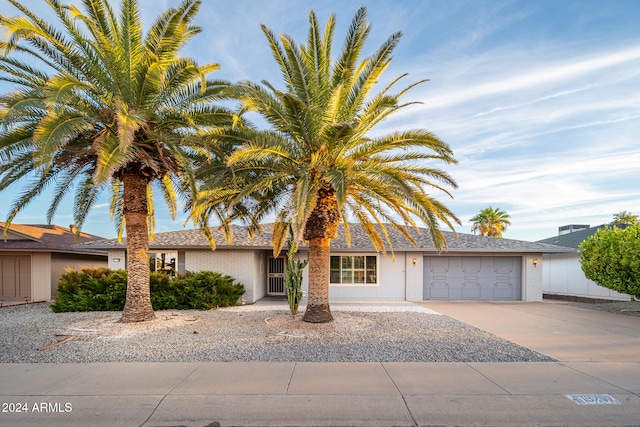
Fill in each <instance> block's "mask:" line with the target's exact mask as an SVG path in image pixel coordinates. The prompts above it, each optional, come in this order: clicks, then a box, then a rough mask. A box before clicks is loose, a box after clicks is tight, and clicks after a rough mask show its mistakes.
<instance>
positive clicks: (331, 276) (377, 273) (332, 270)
mask: <svg viewBox="0 0 640 427" xmlns="http://www.w3.org/2000/svg"><path fill="white" fill-rule="evenodd" d="M334 257H338V258H339V259H340V261H339V265H340V269H339V270H338V269H336V268H335V267H334V264H333V258H334ZM347 257H349V258H351V263H349V262H347V263H343V258H347ZM354 257H364V267H363V268H358V267H355V266H354V264H355V263H354V262H353V261H354ZM371 258H373V259H374V260H375V270H374V269H371V268H369V269H367V266H368V265H367V260H368V259H371ZM345 264H346V265H345ZM349 264H350V265H351V267H349ZM332 267H334V268H332ZM345 267H346V268H345ZM379 267H380V261H379V259H378V255H376V254H371V253H352V254H350V253H342V254H340V253H337V254H331V261H330V263H329V286H358V287H363V286H378V278H379V277H380V271H379ZM371 270H373V271H375V281H372V282H368V283H367V271H371ZM349 271H351V272H352V273H355V272H363V273H364V282H362V283H357V282H353V281H352V282H346V283H345V282H344V281H343V280H344V277H345V274H346V273H347V272H349ZM336 274H337V275H339V276H336ZM336 277H339V278H340V282H335V281H334V280H336ZM351 277H352V278H354V277H355V274H352V275H351Z"/></svg>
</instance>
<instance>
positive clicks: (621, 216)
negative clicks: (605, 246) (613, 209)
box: [609, 211, 638, 226]
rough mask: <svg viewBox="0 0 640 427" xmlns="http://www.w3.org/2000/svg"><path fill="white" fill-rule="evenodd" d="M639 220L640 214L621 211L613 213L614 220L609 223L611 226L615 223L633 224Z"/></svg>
mask: <svg viewBox="0 0 640 427" xmlns="http://www.w3.org/2000/svg"><path fill="white" fill-rule="evenodd" d="M637 222H638V215H633V214H632V213H631V212H627V211H620V212H619V213H617V214H614V215H613V221H611V222H610V223H609V225H611V226H615V225H633V224H636V223H637Z"/></svg>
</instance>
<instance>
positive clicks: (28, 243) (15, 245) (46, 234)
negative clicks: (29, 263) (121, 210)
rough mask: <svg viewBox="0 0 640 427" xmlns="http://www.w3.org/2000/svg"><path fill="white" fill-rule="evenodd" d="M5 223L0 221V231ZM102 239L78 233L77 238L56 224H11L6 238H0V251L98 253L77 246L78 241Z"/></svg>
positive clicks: (101, 252)
mask: <svg viewBox="0 0 640 427" xmlns="http://www.w3.org/2000/svg"><path fill="white" fill-rule="evenodd" d="M4 229H5V223H4V222H0V232H2V233H4ZM96 240H103V238H102V237H99V236H94V235H91V234H87V233H80V236H79V239H78V240H76V235H75V234H74V233H72V232H71V231H70V230H69V229H68V228H64V227H60V226H58V225H34V224H11V226H10V227H9V236H8V240H6V241H5V240H4V239H3V238H0V251H35V252H70V253H93V254H96V253H99V254H101V255H104V252H103V251H100V252H96V249H97V248H92V247H89V246H84V245H81V246H78V247H77V248H76V245H78V243H88V242H91V241H96Z"/></svg>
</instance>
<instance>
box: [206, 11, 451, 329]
mask: <svg viewBox="0 0 640 427" xmlns="http://www.w3.org/2000/svg"><path fill="white" fill-rule="evenodd" d="M309 21H310V27H309V33H308V38H307V45H299V44H297V43H296V42H295V41H294V40H293V39H292V38H291V37H289V36H287V35H283V36H281V37H280V39H279V40H278V39H277V38H276V37H275V36H274V34H273V33H272V32H271V30H270V29H269V28H267V27H266V26H264V25H263V26H262V30H263V32H264V34H265V35H266V37H267V40H268V42H269V45H270V47H271V51H272V53H273V56H274V58H275V60H276V62H277V63H278V66H279V68H280V71H281V72H282V75H283V77H284V84H285V89H284V90H279V89H277V88H276V87H274V86H273V85H271V84H270V83H269V82H266V81H264V82H263V83H262V84H256V83H252V82H242V83H240V84H239V86H238V90H239V92H240V94H241V100H242V103H243V106H244V108H245V109H246V110H252V111H256V112H258V113H259V114H260V115H261V116H262V117H264V118H265V119H266V120H267V121H268V123H269V124H270V125H271V126H272V130H268V131H256V130H251V129H236V130H234V131H233V132H226V133H225V135H221V137H222V136H224V137H226V138H227V139H229V140H232V141H236V142H238V143H242V144H243V145H242V146H241V147H240V148H239V149H238V150H236V151H235V152H233V153H232V154H231V156H230V157H229V160H228V162H227V165H228V166H229V167H230V168H231V169H229V170H233V171H234V172H233V173H234V174H235V176H237V177H239V178H238V179H239V181H238V182H236V186H235V187H231V186H225V187H221V186H220V182H219V181H217V182H216V180H217V179H218V178H215V179H214V181H209V184H208V187H205V190H204V191H203V193H202V194H201V197H200V199H199V200H198V201H197V202H198V204H199V207H198V208H196V209H194V212H196V214H195V216H196V217H197V218H198V219H199V221H200V223H201V225H203V226H206V221H207V219H208V216H209V215H210V214H212V213H215V214H216V215H218V216H219V217H220V216H221V214H223V213H221V211H220V209H219V207H220V206H221V203H222V202H225V201H226V202H227V203H226V204H225V205H224V206H225V207H227V208H236V207H237V206H238V205H237V204H238V203H239V202H246V203H244V204H243V205H242V208H243V210H244V211H243V214H247V213H250V214H251V218H250V222H251V224H252V225H253V226H255V225H256V222H257V221H258V220H260V219H262V218H264V216H265V215H267V214H269V213H277V216H276V222H275V224H274V231H273V233H274V237H273V243H274V249H275V252H276V254H277V253H279V252H280V250H281V249H282V247H283V245H284V243H285V242H286V239H287V232H288V229H289V224H292V225H293V228H294V230H295V231H296V236H297V237H298V236H300V235H302V237H303V238H304V239H305V240H307V241H308V243H309V270H308V274H309V292H308V304H307V309H306V312H305V314H304V317H303V320H305V321H308V322H317V323H322V322H329V321H331V320H332V316H331V311H330V307H329V288H328V286H329V262H330V243H331V240H332V239H333V238H334V237H335V236H336V232H337V228H338V225H339V224H340V222H341V221H342V220H344V219H352V218H353V219H355V220H357V221H358V222H359V223H360V224H361V225H362V226H363V228H364V230H366V232H367V234H368V236H369V237H370V239H371V241H372V242H373V244H374V246H375V248H376V250H379V251H383V252H384V251H385V241H386V243H387V244H388V245H389V247H390V248H391V249H392V247H391V242H390V241H389V238H388V235H387V227H393V228H395V229H397V230H399V231H400V232H402V233H403V234H404V235H405V236H406V237H407V239H409V240H410V241H412V242H413V239H412V238H411V235H410V232H409V230H410V228H416V229H417V228H418V221H422V222H423V223H424V224H426V225H427V226H428V228H429V230H430V235H431V238H432V239H433V241H434V243H435V244H436V246H437V247H438V248H442V247H444V246H445V245H446V242H445V241H444V237H443V233H442V232H441V230H440V223H443V224H445V225H447V226H448V227H450V228H451V229H453V226H452V221H455V222H459V221H458V219H457V218H456V217H455V215H454V214H453V213H452V212H451V211H450V210H449V209H448V208H447V207H446V206H445V205H444V204H442V203H441V202H440V201H438V200H436V199H435V198H434V197H432V196H431V195H430V194H428V193H427V190H426V188H432V189H436V190H438V191H444V192H445V193H446V194H449V193H448V191H447V189H446V188H447V187H454V188H455V187H456V183H455V181H454V180H453V179H452V178H451V177H450V176H449V175H448V174H447V173H446V172H444V171H442V170H440V169H436V168H433V167H431V166H429V163H430V162H444V163H445V164H453V163H456V161H455V159H454V158H453V155H452V151H451V149H450V148H449V146H448V145H447V144H445V143H444V142H443V141H441V140H440V139H438V138H437V137H436V136H434V135H433V134H431V133H429V132H428V131H426V130H422V129H414V130H406V131H398V132H391V133H388V134H386V135H381V134H380V132H377V133H376V136H372V135H371V134H372V133H373V130H374V128H375V127H376V125H378V124H379V123H380V122H382V121H383V120H385V119H387V118H388V117H389V116H391V115H392V113H395V112H397V111H399V110H401V109H402V108H404V107H406V106H408V105H411V104H413V103H412V102H409V103H401V102H400V99H401V98H402V97H403V96H404V95H405V94H406V93H407V92H408V91H409V90H410V89H411V88H413V87H414V86H415V85H417V84H418V83H421V82H418V83H414V84H410V85H409V86H407V87H405V88H403V89H401V90H399V91H398V92H394V93H392V91H393V90H395V88H396V84H397V83H398V82H399V81H400V80H401V79H402V78H404V77H405V75H401V76H399V77H397V78H395V79H394V80H392V81H391V83H389V84H388V85H387V86H386V87H385V88H384V89H383V90H382V91H381V92H379V93H373V92H372V90H373V88H374V87H375V85H376V83H378V82H379V81H380V80H381V77H382V74H383V72H384V71H385V70H386V69H387V67H388V66H389V63H390V62H391V54H392V52H393V50H394V48H395V47H396V45H397V44H398V42H399V40H400V36H401V34H400V33H396V34H393V35H392V36H391V37H389V39H388V40H387V41H386V42H385V43H383V44H382V46H381V47H380V48H379V49H378V50H377V51H376V52H375V53H374V54H373V55H371V56H369V57H366V58H364V59H361V60H360V53H361V50H362V47H363V45H364V43H365V41H366V39H367V36H368V35H369V32H370V27H369V24H368V23H367V22H366V9H365V8H361V9H359V10H358V11H357V13H356V14H355V16H354V18H353V21H352V23H351V26H350V27H349V30H348V34H347V37H346V41H345V43H344V46H343V48H342V51H341V53H340V55H339V57H338V58H337V60H336V61H333V62H332V55H331V49H332V44H333V34H334V28H335V16H331V17H330V19H329V21H328V23H327V24H326V26H325V29H324V32H322V31H321V28H320V27H319V25H318V22H317V19H316V15H315V13H314V12H313V11H311V13H310V16H309ZM227 182H228V180H227ZM247 201H248V202H247ZM265 201H268V202H269V203H265ZM247 209H248V211H247ZM237 213H238V212H234V213H233V214H232V215H231V216H234V215H236V214H237ZM222 216H224V215H222ZM344 223H345V229H346V232H347V237H348V231H349V229H348V221H345V222H344Z"/></svg>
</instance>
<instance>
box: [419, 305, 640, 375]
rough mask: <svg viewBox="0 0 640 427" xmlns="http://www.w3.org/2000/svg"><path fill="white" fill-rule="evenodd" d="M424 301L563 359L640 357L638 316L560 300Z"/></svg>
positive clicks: (634, 359)
mask: <svg viewBox="0 0 640 427" xmlns="http://www.w3.org/2000/svg"><path fill="white" fill-rule="evenodd" d="M420 305H423V306H425V307H427V308H430V309H431V310H434V311H437V312H439V313H441V314H444V315H446V316H449V317H452V318H454V319H457V320H460V321H462V322H464V323H467V324H469V325H472V326H475V327H477V328H479V329H482V330H485V331H487V332H491V333H492V334H494V335H497V336H499V337H502V338H504V339H507V340H509V341H512V342H515V343H517V344H520V345H522V346H524V347H527V348H530V349H532V350H536V351H538V352H540V353H543V354H546V355H547V356H551V357H553V358H555V359H558V360H560V361H563V362H608V363H610V362H628V363H640V317H634V316H625V315H622V314H619V313H608V312H603V311H596V310H590V309H587V308H581V307H576V306H572V305H570V304H567V303H565V302H558V301H544V302H487V301H482V302H480V301H428V302H427V301H425V302H422V303H420Z"/></svg>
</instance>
